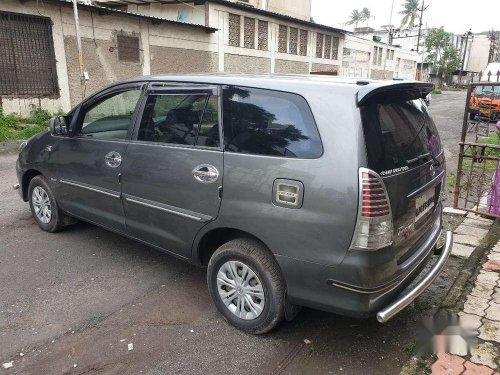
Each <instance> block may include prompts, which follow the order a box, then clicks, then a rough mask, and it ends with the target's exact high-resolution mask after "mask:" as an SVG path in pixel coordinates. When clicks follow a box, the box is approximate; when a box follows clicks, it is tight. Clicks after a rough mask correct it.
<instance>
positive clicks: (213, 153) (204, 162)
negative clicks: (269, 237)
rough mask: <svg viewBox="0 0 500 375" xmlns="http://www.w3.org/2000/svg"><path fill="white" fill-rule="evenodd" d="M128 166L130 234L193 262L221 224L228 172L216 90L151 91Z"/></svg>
mask: <svg viewBox="0 0 500 375" xmlns="http://www.w3.org/2000/svg"><path fill="white" fill-rule="evenodd" d="M140 112H141V116H140V125H139V127H138V128H137V129H136V131H135V134H134V138H133V140H132V141H131V143H130V145H129V146H128V149H127V155H130V156H129V157H127V158H126V159H125V160H124V163H123V171H122V173H123V177H122V184H123V185H122V193H123V201H124V207H125V214H126V226H127V233H128V234H130V235H132V236H134V237H137V238H139V239H141V240H143V241H145V242H148V243H150V244H152V245H155V246H157V247H160V248H162V249H164V250H166V251H169V252H172V253H175V254H178V255H180V256H182V257H187V258H188V257H190V254H191V245H192V242H193V239H194V237H195V235H196V233H197V232H198V231H199V230H200V228H201V227H202V226H203V225H205V224H206V223H208V222H209V221H211V220H214V219H215V218H216V217H217V214H218V211H219V205H220V196H221V193H222V191H221V189H222V173H223V153H222V149H221V137H220V134H221V132H220V124H219V103H218V90H217V88H216V87H206V86H199V87H179V86H177V87H176V88H164V87H157V88H155V86H154V85H151V86H150V88H149V90H148V92H147V93H146V95H145V97H144V99H143V103H142V109H141V111H140Z"/></svg>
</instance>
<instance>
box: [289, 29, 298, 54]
mask: <svg viewBox="0 0 500 375" xmlns="http://www.w3.org/2000/svg"><path fill="white" fill-rule="evenodd" d="M298 39H299V29H297V28H296V27H290V53H291V54H292V55H296V54H297V47H298Z"/></svg>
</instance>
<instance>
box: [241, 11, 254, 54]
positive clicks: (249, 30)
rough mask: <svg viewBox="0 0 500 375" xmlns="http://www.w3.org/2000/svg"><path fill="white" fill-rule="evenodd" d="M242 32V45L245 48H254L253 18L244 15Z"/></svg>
mask: <svg viewBox="0 0 500 375" xmlns="http://www.w3.org/2000/svg"><path fill="white" fill-rule="evenodd" d="M244 31H245V32H244V34H243V46H244V47H245V48H255V19H254V18H248V17H245V22H244Z"/></svg>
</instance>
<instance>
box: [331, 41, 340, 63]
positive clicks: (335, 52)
mask: <svg viewBox="0 0 500 375" xmlns="http://www.w3.org/2000/svg"><path fill="white" fill-rule="evenodd" d="M332 59H333V60H338V59H339V37H338V36H334V37H333V38H332Z"/></svg>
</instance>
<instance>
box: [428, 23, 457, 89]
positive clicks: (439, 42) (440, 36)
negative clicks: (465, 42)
mask: <svg viewBox="0 0 500 375" xmlns="http://www.w3.org/2000/svg"><path fill="white" fill-rule="evenodd" d="M452 37H453V34H452V33H448V32H446V31H445V30H444V28H443V27H442V26H441V27H440V28H433V29H429V30H428V31H427V35H426V37H425V49H426V53H427V60H428V61H431V62H432V63H433V71H434V73H436V74H437V75H438V76H439V78H440V79H443V78H444V77H446V76H448V75H450V74H452V72H453V71H455V70H457V69H458V68H459V67H460V53H459V51H458V49H457V48H455V47H454V46H453V43H452Z"/></svg>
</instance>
